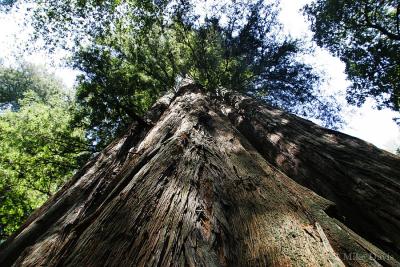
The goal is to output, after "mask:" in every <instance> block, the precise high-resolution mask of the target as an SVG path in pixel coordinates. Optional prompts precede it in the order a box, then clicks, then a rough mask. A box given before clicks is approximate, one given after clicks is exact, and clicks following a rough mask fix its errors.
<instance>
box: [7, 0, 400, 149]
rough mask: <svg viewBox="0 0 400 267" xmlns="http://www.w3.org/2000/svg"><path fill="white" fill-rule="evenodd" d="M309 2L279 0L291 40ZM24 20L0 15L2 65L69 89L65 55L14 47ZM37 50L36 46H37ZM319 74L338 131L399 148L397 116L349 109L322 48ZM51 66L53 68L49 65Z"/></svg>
mask: <svg viewBox="0 0 400 267" xmlns="http://www.w3.org/2000/svg"><path fill="white" fill-rule="evenodd" d="M310 1H311V0H281V8H282V12H281V15H280V20H281V22H282V23H283V25H284V30H285V31H286V32H287V33H289V34H291V35H292V36H293V37H299V38H302V39H306V40H311V36H312V35H311V32H310V31H309V29H308V22H307V21H306V19H305V18H304V17H303V16H302V14H301V12H300V11H299V9H300V8H301V7H302V6H304V5H305V4H306V3H308V2H310ZM24 19H25V15H24V11H23V9H21V10H20V11H13V12H11V13H9V14H7V15H4V14H0V25H1V27H0V58H3V59H5V63H9V64H12V63H13V62H15V59H16V58H20V59H23V60H26V61H28V62H32V63H35V64H42V65H46V66H50V68H52V69H53V70H54V72H55V74H56V75H57V76H58V77H59V78H60V79H62V80H63V81H64V83H65V84H66V85H67V86H68V87H69V88H72V87H73V84H74V80H75V77H76V75H77V74H78V73H77V72H76V71H74V70H71V69H69V68H65V67H62V66H61V65H62V62H63V58H64V57H65V56H66V55H67V54H66V53H65V52H64V51H62V50H59V51H56V53H54V54H51V55H49V54H48V53H46V52H45V51H43V50H39V51H37V52H35V53H33V54H30V55H28V54H26V53H23V52H22V50H21V48H20V47H19V46H18V44H23V43H26V42H28V38H29V37H28V35H29V33H30V32H31V29H30V28H29V26H21V24H22V22H23V21H24ZM39 47H40V44H39ZM304 60H305V61H307V62H309V63H310V64H312V65H313V66H314V67H315V68H317V69H318V70H319V71H322V72H324V73H325V80H326V81H325V82H324V84H323V85H322V86H323V90H324V92H325V93H326V94H327V95H334V96H335V98H337V99H338V100H339V101H340V102H341V103H343V104H344V109H343V112H342V114H341V115H342V116H343V118H344V120H345V122H346V125H345V126H344V127H343V128H342V129H340V131H342V132H344V133H347V134H350V135H353V136H356V137H359V138H361V139H364V140H366V141H368V142H371V143H373V144H374V145H376V146H378V147H380V148H383V149H385V150H388V151H391V152H394V151H395V150H396V149H397V148H399V147H400V127H398V126H397V125H396V124H395V123H394V122H393V120H392V118H393V117H395V116H397V117H399V116H400V114H398V113H395V112H393V111H390V110H388V109H383V110H376V109H374V108H373V106H374V101H373V99H368V100H367V101H366V103H365V104H364V105H363V106H362V107H361V108H356V107H354V106H349V105H347V104H346V102H345V91H346V87H347V86H348V85H349V81H347V80H346V75H345V74H344V63H343V62H341V61H340V60H339V59H337V58H335V57H333V56H332V55H330V54H329V53H328V52H327V51H326V50H324V49H316V51H315V53H314V55H309V56H306V57H305V58H304ZM52 63H54V65H53V66H51V64H52Z"/></svg>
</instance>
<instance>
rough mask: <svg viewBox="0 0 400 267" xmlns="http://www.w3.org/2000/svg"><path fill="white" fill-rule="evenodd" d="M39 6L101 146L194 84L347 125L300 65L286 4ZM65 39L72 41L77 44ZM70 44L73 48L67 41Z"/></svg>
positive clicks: (56, 1)
mask: <svg viewBox="0 0 400 267" xmlns="http://www.w3.org/2000/svg"><path fill="white" fill-rule="evenodd" d="M199 4H200V2H198V1H114V0H108V1H60V0H52V1H40V2H36V3H35V5H34V7H33V14H34V15H33V26H34V28H35V34H36V37H38V38H43V39H44V40H45V41H46V44H47V47H48V48H49V49H52V48H54V47H55V46H57V45H59V44H60V43H62V44H63V45H64V47H66V48H67V49H71V51H72V52H73V59H72V66H73V67H74V68H76V69H78V70H80V71H81V72H82V73H83V74H82V75H81V76H80V77H79V85H78V88H77V102H78V103H79V104H80V113H79V115H78V116H77V118H76V121H77V122H79V121H82V119H83V118H86V119H87V122H88V137H89V138H91V139H92V141H93V142H95V143H96V144H98V145H99V147H103V146H104V145H105V144H107V143H108V142H109V141H110V140H111V139H112V138H114V136H116V135H118V134H119V133H121V132H122V131H123V130H124V129H126V127H127V125H128V124H129V123H131V122H132V121H135V120H136V121H141V117H142V115H143V114H144V112H145V111H146V110H147V108H148V107H149V106H150V105H151V104H152V103H153V102H154V101H155V100H156V99H157V98H158V97H159V96H160V95H161V94H162V93H163V92H165V91H167V90H170V89H171V88H173V87H174V86H175V85H176V84H177V82H178V81H179V80H180V79H182V78H185V77H191V78H192V79H193V80H194V81H196V82H197V83H198V84H201V85H202V86H203V87H204V88H206V89H207V90H209V91H215V90H216V89H217V88H219V87H225V88H228V89H230V90H238V91H241V92H245V93H248V94H251V95H253V96H255V97H259V98H261V99H264V100H266V101H268V102H269V103H271V104H273V105H275V106H279V107H281V108H283V109H285V110H287V111H291V112H295V113H297V114H301V115H306V116H309V117H315V118H318V119H321V121H323V122H324V123H325V125H329V126H331V127H334V126H335V125H337V124H338V123H340V118H339V116H338V111H339V106H338V105H337V104H335V103H334V102H332V100H329V99H324V98H323V97H322V93H321V92H320V91H319V88H318V84H319V76H318V74H317V73H315V71H314V70H313V69H312V68H311V66H309V65H307V64H305V63H302V62H300V61H299V60H298V59H297V58H298V55H299V54H301V53H304V52H306V48H305V46H304V45H303V44H302V43H301V41H299V40H294V39H291V38H289V37H285V36H283V35H281V34H280V32H281V25H280V24H279V23H278V20H277V14H278V11H279V10H278V4H277V3H275V2H274V3H273V2H266V1H260V0H257V1H250V0H241V1H232V2H230V1H226V2H223V3H218V2H216V1H209V3H208V4H209V5H211V6H212V7H213V8H211V9H210V10H211V11H210V12H206V13H203V14H199V13H198V12H196V7H197V5H199ZM65 36H71V38H70V39H68V38H65ZM66 40H69V41H66Z"/></svg>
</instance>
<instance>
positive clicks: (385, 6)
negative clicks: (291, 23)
mask: <svg viewBox="0 0 400 267" xmlns="http://www.w3.org/2000/svg"><path fill="white" fill-rule="evenodd" d="M305 12H306V13H307V14H308V16H309V18H310V20H311V21H312V30H313V31H314V33H315V36H314V37H315V40H316V41H317V43H318V45H320V46H324V47H327V48H328V49H329V50H330V51H332V52H333V53H334V54H336V55H338V56H340V58H341V59H342V60H343V61H344V62H345V63H346V73H347V74H348V75H349V77H350V79H351V80H352V82H353V85H352V86H351V87H350V88H349V89H348V97H347V99H348V101H349V102H350V103H356V104H358V105H361V104H362V103H364V101H365V99H366V98H367V97H369V96H372V97H374V98H375V99H376V100H377V101H378V104H379V106H378V107H390V108H392V109H394V110H399V109H400V67H399V66H400V27H399V25H400V24H399V23H400V4H399V1H397V0H388V1H376V0H317V1H315V2H314V3H312V4H311V5H308V6H307V7H306V8H305Z"/></svg>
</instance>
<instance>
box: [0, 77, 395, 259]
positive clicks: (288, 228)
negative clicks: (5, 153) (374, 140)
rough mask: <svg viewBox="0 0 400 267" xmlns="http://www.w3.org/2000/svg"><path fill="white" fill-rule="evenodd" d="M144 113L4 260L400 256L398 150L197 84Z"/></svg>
mask: <svg viewBox="0 0 400 267" xmlns="http://www.w3.org/2000/svg"><path fill="white" fill-rule="evenodd" d="M145 121H146V124H145V125H144V124H142V125H139V124H137V123H135V124H133V125H132V126H131V128H130V129H129V131H127V132H126V134H125V135H124V136H123V137H121V138H119V139H116V140H115V141H114V142H112V143H111V144H110V145H109V146H108V147H107V148H105V149H104V150H103V151H102V152H101V153H99V154H98V155H97V156H96V157H94V158H93V159H91V160H90V161H89V162H88V163H87V164H86V165H85V166H84V167H83V168H82V169H81V170H80V171H79V172H77V173H76V174H75V176H74V177H73V178H72V179H71V180H70V181H69V182H68V183H67V184H66V185H65V186H64V187H63V188H62V189H61V190H60V191H59V192H58V193H57V194H56V195H54V196H53V197H52V198H51V199H50V200H49V201H48V202H47V203H46V204H45V205H44V206H43V207H41V208H40V209H38V210H37V211H36V212H35V213H34V214H33V215H31V216H30V218H29V219H28V220H27V221H26V222H25V224H24V225H23V226H22V227H21V228H20V229H19V231H18V232H16V233H15V234H14V235H13V236H12V237H11V238H9V239H8V240H7V241H6V242H5V243H3V244H2V245H1V252H0V265H1V266H11V265H13V266H381V265H382V266H399V264H400V263H399V262H398V259H399V253H398V252H399V247H400V219H399V214H400V207H399V205H398V203H399V200H400V181H399V177H400V167H399V166H400V164H399V163H400V158H399V157H397V156H395V155H393V154H391V153H388V152H385V151H383V150H380V149H378V148H376V147H374V146H373V145H371V144H369V143H366V142H364V141H362V140H360V139H357V138H354V137H351V136H348V135H345V134H342V133H340V132H336V131H332V130H328V129H325V128H322V127H319V126H317V125H316V124H314V123H312V122H310V121H307V120H304V119H301V118H299V117H297V116H295V115H291V114H289V113H285V112H283V111H281V110H279V109H276V108H272V107H270V106H268V105H266V104H263V103H261V102H258V101H257V100H254V99H253V98H251V97H248V96H245V95H243V94H240V93H234V92H231V91H226V90H223V89H220V90H218V91H216V92H214V93H210V92H206V91H204V89H202V87H201V86H198V85H195V84H186V85H183V86H182V87H180V89H179V90H177V91H176V92H171V93H170V94H167V95H165V96H164V97H163V98H161V99H160V100H159V101H158V102H157V103H156V104H155V105H154V106H153V108H152V109H151V110H150V111H149V113H148V114H147V117H146V119H145ZM396 259H397V260H396Z"/></svg>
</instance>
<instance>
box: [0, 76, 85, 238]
mask: <svg viewBox="0 0 400 267" xmlns="http://www.w3.org/2000/svg"><path fill="white" fill-rule="evenodd" d="M12 74H16V75H15V76H13V79H12V80H13V81H14V82H16V83H17V84H18V86H15V87H13V88H14V91H12V90H11V92H12V94H10V95H13V97H14V98H12V100H13V101H15V99H16V100H17V105H18V110H11V109H8V110H2V111H1V114H0V239H4V238H5V237H7V236H8V235H10V234H11V233H13V232H14V231H16V230H17V228H18V227H19V226H20V224H21V223H22V222H23V221H24V220H25V219H26V218H27V216H28V215H29V214H30V213H31V212H32V211H33V210H34V209H35V208H37V207H39V206H40V205H41V204H42V203H43V202H44V201H45V200H46V199H47V198H48V197H50V196H51V195H53V194H54V193H55V192H57V190H58V189H59V188H60V187H61V186H62V185H63V184H64V183H65V182H66V181H67V179H68V178H70V177H71V175H72V174H73V173H74V171H75V170H76V169H77V168H78V167H79V166H80V165H81V164H82V162H83V161H85V160H86V159H87V157H88V150H89V145H88V143H87V141H86V140H85V138H84V129H81V128H72V127H71V120H72V118H73V114H74V110H75V103H74V101H72V100H71V99H70V97H68V96H67V95H66V94H64V93H62V91H61V90H62V88H59V87H58V88H57V87H56V86H54V87H53V86H50V87H47V88H50V89H51V91H50V92H49V91H46V87H45V88H43V87H41V85H42V84H41V81H43V80H47V81H49V80H54V77H52V76H51V75H49V74H46V76H45V74H44V73H42V74H41V75H42V76H41V77H40V79H37V81H38V83H35V81H36V80H35V79H34V78H37V76H35V75H36V74H35V75H32V76H33V77H32V76H24V74H25V73H18V70H13V71H12ZM3 77H4V76H3ZM18 77H22V78H21V80H19V78H18ZM6 78H7V79H8V78H9V76H6ZM28 78H29V79H28ZM26 80H30V81H33V84H30V83H27V84H26V86H27V87H28V88H23V86H22V84H24V83H25V82H26ZM2 82H3V80H2ZM2 84H3V83H2ZM48 86H49V84H48ZM4 88H5V87H2V88H1V91H0V92H1V93H2V94H1V95H2V96H3V91H2V90H3V89H4ZM31 88H33V89H31ZM9 89H10V88H9V87H7V88H6V90H7V91H6V92H10V91H9ZM34 89H38V91H34ZM53 89H54V90H53ZM19 91H23V93H21V94H22V96H21V97H20V98H19V95H18V94H19V93H20V92H19ZM42 92H43V94H42V95H40V93H42ZM9 99H11V98H7V100H9Z"/></svg>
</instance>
